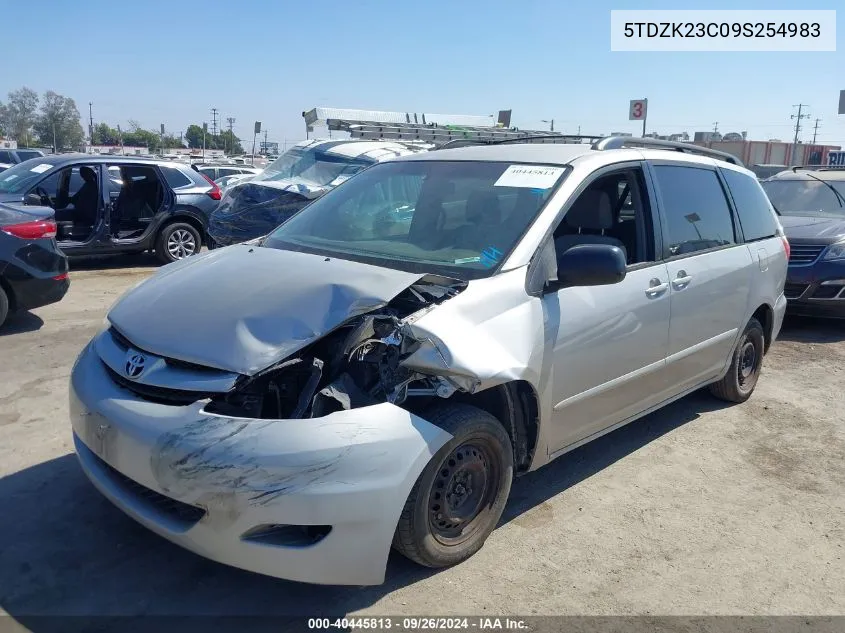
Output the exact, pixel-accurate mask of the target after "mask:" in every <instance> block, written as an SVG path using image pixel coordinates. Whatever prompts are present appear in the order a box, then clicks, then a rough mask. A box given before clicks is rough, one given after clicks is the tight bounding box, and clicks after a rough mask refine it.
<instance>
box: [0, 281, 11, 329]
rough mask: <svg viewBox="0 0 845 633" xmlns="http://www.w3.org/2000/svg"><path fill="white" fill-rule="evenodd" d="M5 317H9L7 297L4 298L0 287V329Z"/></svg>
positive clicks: (3, 291) (4, 292)
mask: <svg viewBox="0 0 845 633" xmlns="http://www.w3.org/2000/svg"><path fill="white" fill-rule="evenodd" d="M7 316H9V297H7V296H6V291H5V290H3V286H0V327H2V326H3V323H4V322H5V321H6V317H7Z"/></svg>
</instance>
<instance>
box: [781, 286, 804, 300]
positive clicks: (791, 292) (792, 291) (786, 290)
mask: <svg viewBox="0 0 845 633" xmlns="http://www.w3.org/2000/svg"><path fill="white" fill-rule="evenodd" d="M806 289H807V284H790V283H788V284H785V285H784V286H783V296H784V297H786V298H787V299H797V298H798V297H800V296H801V295H803V294H804V291H805V290H806Z"/></svg>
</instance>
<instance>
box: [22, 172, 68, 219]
mask: <svg viewBox="0 0 845 633" xmlns="http://www.w3.org/2000/svg"><path fill="white" fill-rule="evenodd" d="M64 171H65V170H64V169H60V170H57V171H54V172H53V173H52V174H50V175H49V176H47V177H46V178H45V179H44V180H41V181H40V182H38V184H36V185H35V186H34V187H33V188H32V189H30V190H29V191H28V192H27V195H29V194H33V193H34V194H35V195H37V196H41V198H42V201H44V200H43V198H44V196H45V195H46V196H47V197H48V198H49V200H50V205H49V206H51V207H53V208H54V209H55V208H56V205H57V203H58V200H59V198H60V197H61V195H60V194H61V190H60V186H61V183H62V179H63V172H64ZM44 202H46V201H44Z"/></svg>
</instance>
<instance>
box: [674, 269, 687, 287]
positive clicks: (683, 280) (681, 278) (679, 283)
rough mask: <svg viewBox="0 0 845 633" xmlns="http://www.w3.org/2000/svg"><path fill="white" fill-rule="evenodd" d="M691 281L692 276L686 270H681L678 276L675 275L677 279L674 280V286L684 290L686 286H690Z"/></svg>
mask: <svg viewBox="0 0 845 633" xmlns="http://www.w3.org/2000/svg"><path fill="white" fill-rule="evenodd" d="M691 281H692V277H690V276H689V275H687V273H686V271H685V270H679V271H678V276H677V277H675V279H673V280H672V287H673V288H675V289H676V290H683V289H684V288H686V287H687V286H689V283H690V282H691Z"/></svg>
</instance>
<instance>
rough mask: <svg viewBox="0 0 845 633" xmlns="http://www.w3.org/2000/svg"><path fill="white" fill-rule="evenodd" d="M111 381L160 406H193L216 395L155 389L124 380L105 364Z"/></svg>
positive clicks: (161, 388) (164, 388)
mask: <svg viewBox="0 0 845 633" xmlns="http://www.w3.org/2000/svg"><path fill="white" fill-rule="evenodd" d="M103 367H105V368H106V371H107V372H108V374H109V376H110V377H111V379H112V380H113V381H114V382H115V383H116V384H117V385H118V386H119V387H123V388H124V389H126V390H127V391H131V392H132V393H134V394H135V395H136V396H138V397H139V398H143V399H144V400H149V401H150V402H155V403H158V404H168V405H171V406H186V405H189V404H193V403H194V402H197V401H198V400H204V399H206V398H210V397H212V396H215V395H217V394H216V393H205V392H202V391H189V390H186V389H168V388H166V387H155V386H153V385H144V384H141V383H139V382H135V381H133V380H129V379H128V378H124V377H123V376H121V375H120V374H118V373H117V372H116V371H114V370H113V369H112V368H111V367H109V366H108V365H106V364H105V363H103Z"/></svg>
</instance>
